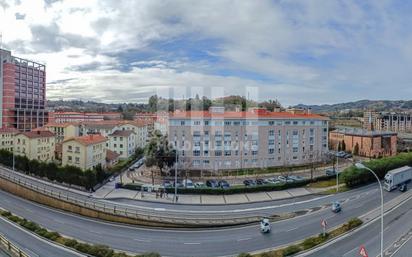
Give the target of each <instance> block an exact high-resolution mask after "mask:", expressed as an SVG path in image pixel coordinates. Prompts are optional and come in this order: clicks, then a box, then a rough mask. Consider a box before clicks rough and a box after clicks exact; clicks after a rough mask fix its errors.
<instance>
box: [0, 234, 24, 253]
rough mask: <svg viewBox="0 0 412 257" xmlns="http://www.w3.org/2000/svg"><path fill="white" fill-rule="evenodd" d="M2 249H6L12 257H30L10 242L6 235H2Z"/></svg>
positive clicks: (0, 240)
mask: <svg viewBox="0 0 412 257" xmlns="http://www.w3.org/2000/svg"><path fill="white" fill-rule="evenodd" d="M0 247H1V248H3V249H5V250H6V251H7V252H8V253H9V254H11V255H12V256H17V257H30V255H28V254H27V253H25V252H24V251H22V250H21V249H20V248H19V247H18V246H16V245H15V244H13V243H12V242H10V240H8V239H7V238H6V237H5V236H4V235H2V234H0Z"/></svg>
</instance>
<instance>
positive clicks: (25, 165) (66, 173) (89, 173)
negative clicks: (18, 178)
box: [0, 150, 109, 190]
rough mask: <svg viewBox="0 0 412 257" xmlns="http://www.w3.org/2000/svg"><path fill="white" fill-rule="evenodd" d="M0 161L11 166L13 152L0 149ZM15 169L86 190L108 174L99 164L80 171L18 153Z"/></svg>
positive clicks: (76, 168)
mask: <svg viewBox="0 0 412 257" xmlns="http://www.w3.org/2000/svg"><path fill="white" fill-rule="evenodd" d="M0 163H1V164H3V165H5V166H8V167H10V168H11V167H12V166H13V153H12V152H9V151H6V150H0ZM15 169H16V170H19V171H23V172H25V173H26V174H31V175H35V176H38V177H42V178H47V179H49V180H51V181H57V182H60V183H67V184H71V185H77V186H81V187H84V188H86V189H87V190H89V189H92V188H93V187H94V186H96V185H97V184H99V183H101V182H102V181H104V180H105V179H106V178H107V177H108V176H109V174H107V173H106V172H105V171H104V170H103V169H102V167H101V166H98V167H96V168H95V169H94V170H86V171H82V170H81V169H80V168H78V167H74V166H64V167H61V166H58V165H57V164H56V163H53V162H49V163H46V162H39V161H37V160H29V159H28V158H27V157H26V156H18V155H16V156H15Z"/></svg>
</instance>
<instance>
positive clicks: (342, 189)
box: [318, 185, 352, 195]
mask: <svg viewBox="0 0 412 257" xmlns="http://www.w3.org/2000/svg"><path fill="white" fill-rule="evenodd" d="M351 189H352V188H349V187H347V186H346V185H342V186H339V193H343V192H347V191H349V190H351ZM318 194H320V195H331V194H336V188H330V189H328V190H325V191H322V192H319V193H318Z"/></svg>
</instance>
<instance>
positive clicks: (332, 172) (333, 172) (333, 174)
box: [325, 169, 336, 176]
mask: <svg viewBox="0 0 412 257" xmlns="http://www.w3.org/2000/svg"><path fill="white" fill-rule="evenodd" d="M325 174H326V176H335V175H336V170H335V169H327V170H326V171H325Z"/></svg>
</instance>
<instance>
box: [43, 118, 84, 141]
mask: <svg viewBox="0 0 412 257" xmlns="http://www.w3.org/2000/svg"><path fill="white" fill-rule="evenodd" d="M42 129H46V130H49V131H51V132H53V133H54V135H55V138H56V144H58V143H61V142H63V141H64V139H66V138H70V137H78V136H79V135H80V126H79V124H78V123H51V122H49V123H47V124H46V125H44V127H43V128H42Z"/></svg>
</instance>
